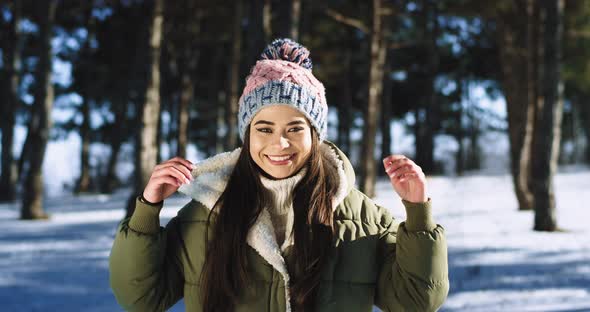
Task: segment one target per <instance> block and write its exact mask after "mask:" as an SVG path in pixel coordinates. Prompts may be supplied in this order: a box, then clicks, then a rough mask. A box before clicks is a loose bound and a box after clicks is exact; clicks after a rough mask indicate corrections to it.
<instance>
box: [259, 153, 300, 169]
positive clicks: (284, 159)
mask: <svg viewBox="0 0 590 312" xmlns="http://www.w3.org/2000/svg"><path fill="white" fill-rule="evenodd" d="M295 155H297V154H287V155H273V156H271V155H264V156H266V158H267V159H268V160H269V161H270V163H271V164H273V165H277V166H281V165H286V164H288V163H289V162H290V161H291V160H293V158H295Z"/></svg>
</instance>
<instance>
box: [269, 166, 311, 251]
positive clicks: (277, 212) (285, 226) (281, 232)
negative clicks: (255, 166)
mask: <svg viewBox="0 0 590 312" xmlns="http://www.w3.org/2000/svg"><path fill="white" fill-rule="evenodd" d="M306 173H307V167H303V168H302V169H301V170H299V172H298V173H297V174H295V175H294V176H291V177H289V178H285V179H280V180H271V179H269V178H266V177H264V176H262V175H260V181H261V182H262V185H264V187H265V188H266V189H267V190H269V191H270V192H269V193H270V195H271V196H270V199H271V206H270V207H266V209H267V210H268V212H269V214H270V218H271V221H272V225H273V227H274V232H275V237H276V239H277V244H278V245H279V246H281V247H280V249H281V251H284V250H285V249H286V248H287V247H288V246H290V245H291V243H292V236H291V231H292V230H293V219H294V213H293V190H294V189H295V187H296V186H297V183H299V181H301V179H302V178H303V177H304V176H305V174H306Z"/></svg>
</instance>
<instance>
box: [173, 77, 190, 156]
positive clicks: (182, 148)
mask: <svg viewBox="0 0 590 312" xmlns="http://www.w3.org/2000/svg"><path fill="white" fill-rule="evenodd" d="M180 84H181V88H182V90H181V91H180V102H179V103H178V106H179V107H178V112H177V113H178V140H177V141H178V143H177V144H176V156H178V157H182V158H186V147H187V145H188V119H189V112H190V110H189V108H190V104H191V103H192V102H193V94H194V86H193V84H194V82H193V79H192V77H191V73H189V72H188V71H186V70H182V76H181V82H180Z"/></svg>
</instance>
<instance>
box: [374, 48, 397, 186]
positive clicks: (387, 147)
mask: <svg viewBox="0 0 590 312" xmlns="http://www.w3.org/2000/svg"><path fill="white" fill-rule="evenodd" d="M391 61H392V60H391V56H390V55H389V53H388V55H386V57H385V67H384V68H385V70H384V73H383V100H382V103H381V104H382V105H381V108H382V109H381V159H384V158H385V157H387V156H389V155H390V154H391V151H392V148H391V119H392V116H391V114H392V105H393V103H392V102H391V99H392V94H391V92H392V90H391V88H392V80H391V77H390V76H389V74H390V72H391ZM377 172H379V176H385V175H386V174H387V173H386V172H385V170H377Z"/></svg>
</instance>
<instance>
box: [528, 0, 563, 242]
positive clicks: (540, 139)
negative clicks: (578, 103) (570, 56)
mask: <svg viewBox="0 0 590 312" xmlns="http://www.w3.org/2000/svg"><path fill="white" fill-rule="evenodd" d="M563 6H564V3H563V0H546V1H543V2H542V3H541V10H542V11H541V12H542V14H543V16H544V17H545V19H544V21H543V37H542V41H543V42H542V43H543V52H544V53H543V60H542V66H543V67H542V73H541V79H542V80H541V81H542V83H543V90H542V92H543V93H542V97H540V98H539V101H538V102H537V107H536V108H537V109H536V116H535V138H534V140H533V142H534V143H533V149H532V152H533V155H535V157H533V158H532V186H533V194H534V195H535V225H534V229H535V230H536V231H555V230H557V220H556V216H555V205H556V204H555V193H554V190H553V176H554V175H555V170H556V169H557V159H558V157H559V141H560V138H561V119H562V112H563V86H562V80H561V42H562V39H561V38H562V32H563Z"/></svg>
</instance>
